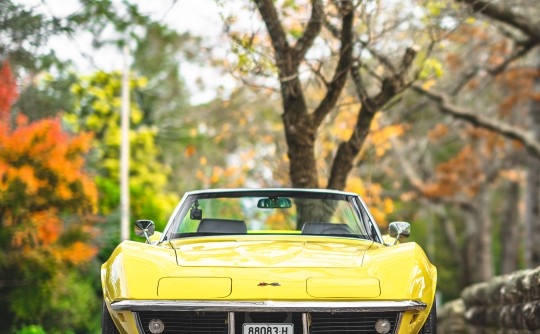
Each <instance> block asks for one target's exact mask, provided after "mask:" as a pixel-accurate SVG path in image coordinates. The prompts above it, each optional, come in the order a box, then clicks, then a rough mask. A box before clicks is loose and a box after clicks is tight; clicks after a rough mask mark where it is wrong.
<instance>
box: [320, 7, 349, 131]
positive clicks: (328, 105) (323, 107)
mask: <svg viewBox="0 0 540 334" xmlns="http://www.w3.org/2000/svg"><path fill="white" fill-rule="evenodd" d="M353 23H354V11H353V10H349V11H348V12H346V14H345V16H344V17H343V24H342V28H341V38H340V40H341V47H340V56H339V61H338V64H337V66H336V69H335V71H334V76H333V77H332V81H330V84H329V89H328V91H327V92H326V95H325V96H324V98H323V100H322V101H321V103H320V104H319V106H318V107H317V108H316V109H315V111H314V112H313V125H314V126H315V127H316V128H317V127H319V126H320V125H321V123H322V121H323V120H324V118H325V117H326V115H328V113H329V112H330V111H331V110H332V108H333V107H334V106H335V104H336V102H337V99H338V98H339V95H340V94H341V91H342V90H343V87H344V86H345V83H346V82H347V74H348V72H349V69H350V67H351V65H352V51H353V35H354V34H353Z"/></svg>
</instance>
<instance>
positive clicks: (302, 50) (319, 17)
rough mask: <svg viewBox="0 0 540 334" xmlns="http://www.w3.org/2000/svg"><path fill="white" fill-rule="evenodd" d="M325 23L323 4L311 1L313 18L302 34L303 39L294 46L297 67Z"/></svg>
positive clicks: (317, 0) (294, 60) (294, 59)
mask: <svg viewBox="0 0 540 334" xmlns="http://www.w3.org/2000/svg"><path fill="white" fill-rule="evenodd" d="M323 21H324V9H323V3H322V1H321V0H312V1H311V17H310V19H309V23H308V25H307V27H306V29H305V30H304V33H303V34H302V37H300V39H298V41H297V42H296V44H295V46H294V56H293V62H294V65H293V66H295V67H297V66H298V65H299V64H300V62H301V61H302V59H304V56H305V55H306V52H307V50H309V48H310V47H311V45H313V41H314V40H315V38H316V37H317V36H318V35H319V33H320V32H321V27H322V24H323Z"/></svg>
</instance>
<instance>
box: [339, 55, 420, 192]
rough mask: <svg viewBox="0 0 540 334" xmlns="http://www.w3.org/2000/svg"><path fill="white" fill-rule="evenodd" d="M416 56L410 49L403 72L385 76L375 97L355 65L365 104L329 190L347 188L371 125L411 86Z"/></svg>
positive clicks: (358, 89) (341, 149)
mask: <svg viewBox="0 0 540 334" xmlns="http://www.w3.org/2000/svg"><path fill="white" fill-rule="evenodd" d="M415 56H416V51H415V50H414V49H412V48H408V49H407V50H406V51H405V54H404V55H403V58H402V60H401V65H400V68H399V72H398V73H392V74H391V75H389V76H388V77H385V78H384V79H383V84H382V87H381V90H380V92H379V93H378V94H377V95H376V96H375V97H373V98H371V97H369V96H368V95H367V91H366V88H365V87H364V83H363V81H362V77H361V75H360V72H359V71H358V66H357V65H355V66H353V67H352V68H351V76H352V78H353V82H354V84H355V86H356V92H357V94H358V98H359V99H360V101H362V104H361V106H360V110H359V111H358V118H357V119H356V125H355V128H354V130H353V133H352V135H351V137H350V138H349V140H347V141H346V142H343V143H341V144H340V145H339V147H338V150H337V152H336V155H335V157H334V161H333V163H332V169H331V171H330V178H329V179H328V188H331V189H343V188H344V187H345V184H346V182H347V176H348V175H349V173H350V171H351V170H352V168H353V162H354V159H355V158H356V157H357V156H358V154H359V153H360V150H361V149H362V146H363V145H364V142H365V139H366V138H367V136H368V134H369V129H370V127H371V122H372V121H373V118H374V117H375V115H376V113H377V112H378V111H379V110H381V109H382V108H383V107H384V106H385V105H386V104H387V103H389V102H391V101H392V100H393V99H394V98H395V97H396V96H398V95H399V94H401V92H402V91H403V89H405V88H406V87H408V85H409V83H406V82H405V76H406V74H407V72H408V69H409V68H410V67H411V65H412V63H413V60H414V58H415Z"/></svg>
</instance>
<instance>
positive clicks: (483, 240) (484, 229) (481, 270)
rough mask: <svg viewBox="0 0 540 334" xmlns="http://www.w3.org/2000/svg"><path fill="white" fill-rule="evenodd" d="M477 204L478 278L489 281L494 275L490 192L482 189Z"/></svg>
mask: <svg viewBox="0 0 540 334" xmlns="http://www.w3.org/2000/svg"><path fill="white" fill-rule="evenodd" d="M478 196H479V201H480V202H479V205H478V206H477V209H478V211H477V213H478V221H477V224H478V226H479V229H478V234H477V236H478V241H477V242H478V263H477V266H478V269H477V270H478V278H479V280H480V281H487V280H489V279H491V278H492V277H493V249H492V248H493V247H492V232H493V231H492V230H493V224H492V221H491V216H490V214H489V192H488V191H487V189H482V190H481V191H480V193H479V194H478Z"/></svg>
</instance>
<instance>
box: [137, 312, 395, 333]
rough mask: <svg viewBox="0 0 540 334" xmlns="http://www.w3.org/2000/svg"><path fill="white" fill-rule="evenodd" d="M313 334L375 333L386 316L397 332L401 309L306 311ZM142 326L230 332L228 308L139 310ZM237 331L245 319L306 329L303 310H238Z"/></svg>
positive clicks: (145, 328) (167, 330) (171, 330)
mask: <svg viewBox="0 0 540 334" xmlns="http://www.w3.org/2000/svg"><path fill="white" fill-rule="evenodd" d="M307 317H308V323H309V333H310V334H332V333H339V334H362V333H366V334H367V333H374V332H375V323H376V322H377V320H379V319H387V320H388V321H389V322H390V324H391V329H390V332H389V333H391V334H392V333H396V332H397V330H396V326H397V322H398V319H399V313H398V312H336V313H330V312H312V313H308V314H307ZM137 318H138V322H139V327H140V328H141V330H142V331H143V333H144V334H151V333H150V330H149V328H148V325H149V323H150V320H152V319H161V320H162V321H163V323H164V324H165V332H164V333H171V334H177V333H182V334H183V333H189V334H205V333H208V334H210V333H212V334H227V333H228V313H227V312H175V311H166V312H165V311H164V312H153V311H152V312H151V311H144V312H138V313H137ZM234 321H235V332H236V334H242V327H243V325H244V323H274V324H279V323H292V324H294V334H302V333H303V324H302V313H298V312H292V313H291V312H289V313H287V312H235V313H234Z"/></svg>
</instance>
